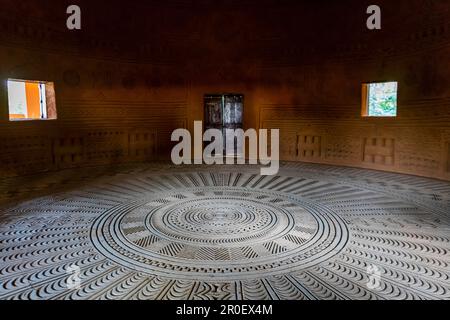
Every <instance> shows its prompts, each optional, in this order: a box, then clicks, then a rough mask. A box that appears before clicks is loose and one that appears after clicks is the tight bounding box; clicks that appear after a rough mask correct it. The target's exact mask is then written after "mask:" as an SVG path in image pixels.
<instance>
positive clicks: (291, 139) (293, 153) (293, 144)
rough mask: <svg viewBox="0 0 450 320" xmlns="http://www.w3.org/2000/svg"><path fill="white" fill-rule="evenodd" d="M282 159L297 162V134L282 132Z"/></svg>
mask: <svg viewBox="0 0 450 320" xmlns="http://www.w3.org/2000/svg"><path fill="white" fill-rule="evenodd" d="M280 141H283V143H280V158H281V160H287V161H289V160H295V159H296V158H297V152H298V147H297V134H296V133H295V132H290V133H287V132H282V134H281V136H280Z"/></svg>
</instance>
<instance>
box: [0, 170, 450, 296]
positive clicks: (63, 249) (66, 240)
mask: <svg viewBox="0 0 450 320" xmlns="http://www.w3.org/2000/svg"><path fill="white" fill-rule="evenodd" d="M93 171H95V170H94V169H92V168H86V169H77V170H73V171H70V170H68V171H64V172H59V173H51V174H48V175H46V176H45V178H43V177H42V176H36V177H30V179H29V185H28V187H27V188H28V189H26V188H25V187H23V189H21V186H20V185H17V186H16V190H17V192H16V193H15V194H14V195H11V196H10V197H7V196H5V195H6V194H8V193H7V192H3V191H5V190H0V191H2V194H3V196H2V199H1V201H2V206H1V209H0V210H1V214H0V217H1V220H0V299H33V300H40V299H100V300H102V299H150V300H154V299H161V300H164V299H170V300H186V299H187V300H208V299H222V300H254V299H258V300H260V299H264V300H272V299H276V300H278V299H281V300H316V299H332V300H336V299H360V300H368V299H450V215H449V212H450V205H449V204H450V199H449V197H450V183H447V182H443V181H435V180H431V179H426V178H419V177H411V176H403V175H399V174H389V173H381V172H376V171H366V170H362V169H352V168H342V167H332V166H322V165H313V164H301V163H284V164H283V165H282V166H281V169H280V171H279V173H278V175H277V176H276V177H263V176H260V175H259V174H258V173H259V168H258V167H252V166H232V167H227V166H218V167H215V168H214V169H213V170H211V168H207V167H196V168H195V169H193V168H190V167H173V166H171V165H168V164H165V163H155V164H136V165H126V166H118V167H116V168H114V169H113V172H112V173H111V171H109V172H107V173H106V172H105V173H104V174H103V173H102V172H101V171H98V170H97V171H96V173H95V172H93ZM74 172H75V173H77V174H74ZM91 173H92V174H91ZM75 176H76V177H78V178H74V179H72V180H71V179H68V177H75ZM69 180H71V182H67V181H69ZM63 181H64V183H62V182H63ZM1 185H6V183H5V184H0V189H1V188H2V187H1ZM7 185H8V188H11V186H13V185H14V181H13V180H9V181H8V183H7ZM48 185H52V186H54V187H53V188H52V189H51V190H50V189H49V188H48ZM26 190H32V191H26ZM27 192H28V193H27ZM50 192H51V193H50ZM19 197H20V198H19ZM74 284H76V285H75V286H74Z"/></svg>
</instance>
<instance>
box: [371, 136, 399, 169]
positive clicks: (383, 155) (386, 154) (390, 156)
mask: <svg viewBox="0 0 450 320" xmlns="http://www.w3.org/2000/svg"><path fill="white" fill-rule="evenodd" d="M394 155H395V140H394V139H391V138H384V137H374V138H364V153H363V161H364V162H368V163H373V164H380V165H386V166H392V165H394Z"/></svg>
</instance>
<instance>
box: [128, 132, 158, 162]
mask: <svg viewBox="0 0 450 320" xmlns="http://www.w3.org/2000/svg"><path fill="white" fill-rule="evenodd" d="M128 141H129V145H128V150H129V152H128V155H129V157H130V158H131V159H133V160H135V161H144V160H151V159H154V158H155V157H156V155H157V138H156V132H154V131H150V130H146V129H135V130H132V131H130V133H129V136H128Z"/></svg>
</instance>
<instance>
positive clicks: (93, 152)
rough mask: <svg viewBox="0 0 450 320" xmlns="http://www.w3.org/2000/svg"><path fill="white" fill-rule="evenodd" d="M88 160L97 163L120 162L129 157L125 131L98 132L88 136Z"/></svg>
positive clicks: (89, 133) (90, 133)
mask: <svg viewBox="0 0 450 320" xmlns="http://www.w3.org/2000/svg"><path fill="white" fill-rule="evenodd" d="M86 139H87V141H86V159H87V160H88V161H89V162H95V163H111V162H113V163H114V162H119V161H121V160H122V159H123V158H124V157H125V156H126V155H127V148H128V135H127V133H126V131H125V130H96V131H91V132H88V133H87V135H86Z"/></svg>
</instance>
